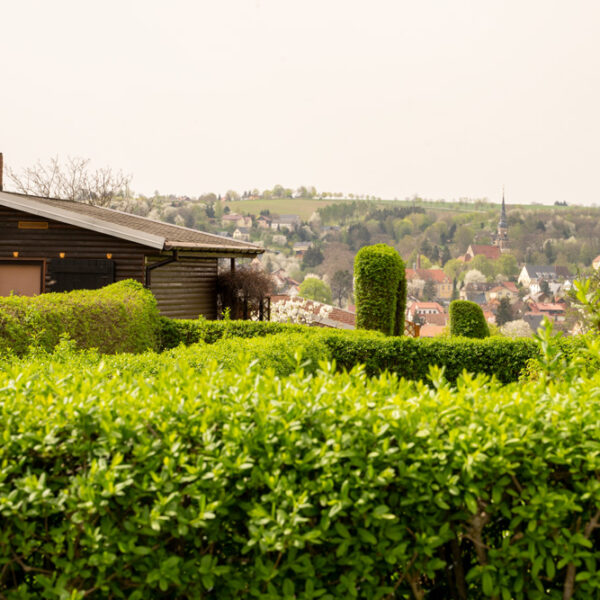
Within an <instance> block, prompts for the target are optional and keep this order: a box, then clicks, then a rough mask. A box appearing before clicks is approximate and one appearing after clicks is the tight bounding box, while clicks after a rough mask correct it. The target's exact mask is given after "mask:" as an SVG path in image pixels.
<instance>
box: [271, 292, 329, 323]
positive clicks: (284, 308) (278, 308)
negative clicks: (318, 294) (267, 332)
mask: <svg viewBox="0 0 600 600" xmlns="http://www.w3.org/2000/svg"><path fill="white" fill-rule="evenodd" d="M331 310H332V307H331V306H327V305H325V304H314V303H313V302H311V301H309V300H305V299H304V298H294V299H290V300H285V301H281V302H275V303H274V304H272V305H271V321H275V322H277V323H298V324H300V325H312V324H313V323H320V322H322V320H323V319H326V318H327V317H328V316H329V315H330V314H331Z"/></svg>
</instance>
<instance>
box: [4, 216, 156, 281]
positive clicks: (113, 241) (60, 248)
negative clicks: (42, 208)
mask: <svg viewBox="0 0 600 600" xmlns="http://www.w3.org/2000/svg"><path fill="white" fill-rule="evenodd" d="M19 221H28V222H34V221H35V222H47V223H48V229H22V228H21V229H19ZM13 252H18V253H19V259H28V258H29V259H31V258H38V259H52V258H57V259H58V258H59V254H60V253H61V252H64V253H65V256H66V257H67V258H106V254H107V253H110V254H112V260H113V261H114V263H115V281H120V280H122V279H130V278H131V279H135V280H137V281H139V282H141V283H144V282H145V277H146V273H145V267H144V257H145V255H146V254H148V253H149V252H151V253H154V252H156V251H155V250H152V249H150V248H146V247H144V246H141V245H139V244H135V243H134V242H129V241H127V240H121V239H119V238H115V237H112V236H109V235H105V234H102V233H97V232H95V231H89V230H87V229H83V228H81V227H75V226H73V225H68V224H66V223H60V222H59V221H53V220H51V219H45V218H42V217H36V216H34V215H30V214H28V213H24V212H21V211H17V210H13V209H10V208H5V207H2V206H0V259H2V258H12V256H13ZM52 281H53V279H52V272H51V270H50V269H47V271H46V286H45V290H44V291H46V292H51V291H52Z"/></svg>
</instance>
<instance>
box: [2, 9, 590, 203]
mask: <svg viewBox="0 0 600 600" xmlns="http://www.w3.org/2000/svg"><path fill="white" fill-rule="evenodd" d="M0 14H1V20H2V29H1V33H0V52H1V54H0V56H1V60H0V65H1V67H0V68H1V70H2V76H1V81H2V86H1V87H0V151H1V152H3V153H4V161H5V164H7V165H9V166H10V167H12V168H13V169H16V170H19V169H21V168H23V167H26V166H28V165H32V164H34V163H36V162H37V161H38V160H41V161H42V162H45V161H47V160H48V159H49V158H50V157H53V156H59V157H60V158H62V159H65V158H66V157H67V156H78V157H84V158H89V159H91V161H92V164H93V165H94V166H95V167H104V166H110V167H112V168H113V169H116V170H119V169H120V170H122V171H124V172H126V173H129V174H131V175H132V178H133V179H132V188H133V189H134V190H135V191H136V192H138V193H143V194H146V195H150V194H153V193H154V192H155V191H156V190H158V191H159V192H160V193H164V194H166V193H174V194H180V195H183V194H185V195H189V196H196V195H199V194H202V193H205V192H211V191H212V192H216V193H222V194H223V193H225V192H226V191H227V190H228V189H233V190H238V191H240V192H241V191H243V190H247V189H253V188H258V189H260V190H262V189H265V188H272V187H273V186H274V185H275V184H282V185H284V186H286V187H291V188H296V187H299V186H300V185H307V186H308V185H314V186H315V187H316V188H317V189H318V190H319V191H327V192H345V193H356V194H370V195H376V196H380V197H383V198H389V199H391V198H406V197H412V196H414V195H415V194H417V195H419V196H421V197H424V198H431V199H446V200H448V201H451V200H457V199H459V198H473V199H475V198H488V199H489V200H491V201H499V200H500V199H501V195H502V187H503V186H505V188H506V200H507V203H509V204H510V203H530V202H539V203H553V202H555V201H567V202H568V203H570V204H576V203H577V204H592V203H596V202H600V193H599V188H598V173H599V171H600V151H599V147H600V118H599V112H600V2H598V0H571V1H570V2H565V1H564V0H495V1H492V0H452V1H450V0H419V1H415V0H411V1H407V0H218V1H215V0H211V1H208V0H187V1H185V0H170V1H169V2H165V1H162V2H158V1H155V0H143V1H142V0H102V1H99V0H86V1H81V0H52V2H48V1H47V0H19V2H14V1H13V2H9V1H8V0H2V1H1V12H0ZM8 188H10V182H5V189H8Z"/></svg>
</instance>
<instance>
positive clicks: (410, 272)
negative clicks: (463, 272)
mask: <svg viewBox="0 0 600 600" xmlns="http://www.w3.org/2000/svg"><path fill="white" fill-rule="evenodd" d="M428 281H431V282H433V285H434V287H435V297H436V298H438V299H440V300H449V299H450V298H451V297H452V280H451V279H450V278H449V277H448V275H446V273H444V271H443V270H442V269H420V268H418V267H417V268H416V269H406V282H407V284H408V286H409V288H410V289H411V292H412V293H413V294H414V295H415V296H417V298H420V297H421V296H422V295H423V289H424V288H425V284H426V283H427V282H428Z"/></svg>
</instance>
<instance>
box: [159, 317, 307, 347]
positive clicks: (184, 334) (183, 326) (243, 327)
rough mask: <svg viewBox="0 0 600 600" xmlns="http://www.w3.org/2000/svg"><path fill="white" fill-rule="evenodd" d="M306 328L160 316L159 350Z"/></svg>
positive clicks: (299, 331) (284, 324) (305, 328)
mask: <svg viewBox="0 0 600 600" xmlns="http://www.w3.org/2000/svg"><path fill="white" fill-rule="evenodd" d="M307 330H308V328H307V327H305V326H303V325H293V324H289V323H272V322H269V321H231V320H227V321H208V320H206V319H196V320H192V319H169V318H167V317H160V348H161V349H168V348H175V347H176V346H179V345H180V344H183V345H185V346H189V345H190V344H195V343H197V342H206V343H207V344H213V343H214V342H216V341H217V340H220V339H222V338H253V337H263V336H266V335H274V334H277V333H301V332H307Z"/></svg>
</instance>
